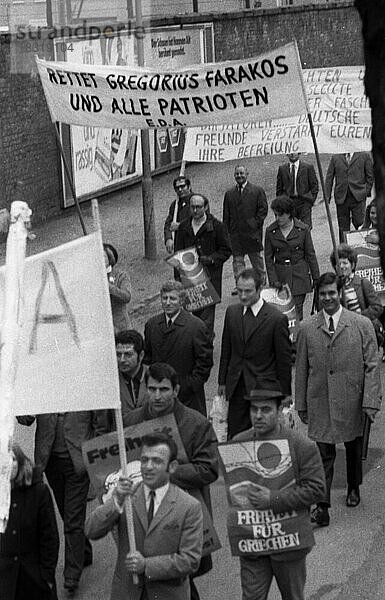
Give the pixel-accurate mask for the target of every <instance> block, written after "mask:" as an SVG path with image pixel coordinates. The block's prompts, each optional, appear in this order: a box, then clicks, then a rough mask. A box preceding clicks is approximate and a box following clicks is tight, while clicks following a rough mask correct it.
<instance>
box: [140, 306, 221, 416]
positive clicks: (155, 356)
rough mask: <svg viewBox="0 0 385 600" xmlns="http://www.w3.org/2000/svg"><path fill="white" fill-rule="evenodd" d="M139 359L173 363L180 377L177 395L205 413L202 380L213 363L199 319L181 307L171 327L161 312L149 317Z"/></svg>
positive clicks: (185, 402)
mask: <svg viewBox="0 0 385 600" xmlns="http://www.w3.org/2000/svg"><path fill="white" fill-rule="evenodd" d="M143 361H144V362H145V363H146V364H147V365H150V364H152V363H154V362H165V363H168V364H170V365H171V366H172V367H174V369H175V371H176V372H177V373H178V375H179V379H180V391H179V399H180V400H181V401H182V402H183V404H186V406H191V407H192V408H195V409H196V410H199V411H200V412H201V413H202V414H206V398H205V391H204V383H205V382H206V381H207V380H208V378H209V375H210V371H211V367H212V366H213V345H212V342H211V341H210V339H209V333H208V331H207V328H206V325H205V324H204V323H203V321H201V319H198V317H195V316H194V315H191V314H190V313H188V312H187V311H185V310H181V311H180V313H179V315H178V316H177V318H176V319H175V321H174V323H173V324H172V325H171V327H168V326H167V324H166V318H165V315H164V313H162V314H159V315H156V316H155V317H152V318H151V319H149V321H147V323H146V325H145V327H144V359H143Z"/></svg>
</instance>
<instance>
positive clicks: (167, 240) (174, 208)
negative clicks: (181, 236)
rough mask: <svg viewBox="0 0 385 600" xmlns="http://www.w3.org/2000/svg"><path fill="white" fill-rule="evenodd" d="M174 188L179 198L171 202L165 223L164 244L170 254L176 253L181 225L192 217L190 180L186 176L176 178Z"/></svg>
mask: <svg viewBox="0 0 385 600" xmlns="http://www.w3.org/2000/svg"><path fill="white" fill-rule="evenodd" d="M173 186H174V190H175V193H176V195H177V198H176V200H174V201H173V202H171V205H170V208H169V211H168V215H167V217H166V220H165V222H164V244H165V246H166V250H167V252H168V254H172V253H173V252H174V248H175V240H176V237H177V235H178V229H179V226H180V224H181V223H182V221H184V219H188V218H189V216H190V196H191V194H192V192H191V183H190V180H189V179H188V178H187V177H185V176H184V175H180V176H179V177H176V178H175V179H174V182H173Z"/></svg>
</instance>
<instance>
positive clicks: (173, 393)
mask: <svg viewBox="0 0 385 600" xmlns="http://www.w3.org/2000/svg"><path fill="white" fill-rule="evenodd" d="M145 383H146V386H147V402H148V407H149V410H150V413H151V415H152V416H154V417H160V416H162V415H164V414H168V413H170V412H172V410H173V408H174V404H175V400H176V399H177V397H178V392H179V382H178V375H177V373H176V371H175V369H174V368H173V367H172V366H171V365H168V364H166V363H153V364H152V365H150V367H149V368H148V370H147V372H146V374H145Z"/></svg>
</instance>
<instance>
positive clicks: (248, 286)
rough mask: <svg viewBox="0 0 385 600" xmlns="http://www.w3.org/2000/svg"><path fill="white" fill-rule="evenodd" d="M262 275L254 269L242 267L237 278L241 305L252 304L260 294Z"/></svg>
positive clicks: (262, 281)
mask: <svg viewBox="0 0 385 600" xmlns="http://www.w3.org/2000/svg"><path fill="white" fill-rule="evenodd" d="M263 283H264V276H263V274H262V273H261V272H260V271H257V270H256V269H244V270H243V271H241V272H240V274H239V275H238V278H237V292H238V298H239V301H240V303H241V304H242V305H243V306H252V305H253V304H255V303H256V302H257V301H258V300H259V297H260V295H261V289H262V286H263Z"/></svg>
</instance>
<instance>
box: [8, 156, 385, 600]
mask: <svg viewBox="0 0 385 600" xmlns="http://www.w3.org/2000/svg"><path fill="white" fill-rule="evenodd" d="M278 159H279V157H275V158H274V157H272V159H271V160H272V164H273V167H272V172H273V170H274V172H275V168H276V164H277V163H278ZM253 166H254V169H253V171H255V161H254V163H253ZM257 166H258V165H257ZM233 169H234V164H233V163H230V164H227V165H226V166H222V165H221V166H220V167H217V166H213V167H212V166H208V165H204V166H199V165H194V166H193V167H191V168H189V170H188V172H189V175H191V177H192V179H193V182H194V188H195V189H197V190H201V189H206V188H204V187H203V185H204V183H205V182H207V181H210V185H209V186H207V187H208V190H207V195H208V196H209V197H210V198H213V203H212V211H213V212H214V214H216V215H217V216H218V217H220V215H221V199H222V198H223V193H222V192H223V191H224V189H225V188H226V187H228V186H229V185H231V184H232V172H233ZM250 170H251V169H250ZM213 172H214V173H215V177H212V173H213ZM260 172H261V171H260ZM223 173H225V175H223ZM173 176H175V173H171V174H168V175H165V176H164V177H162V178H160V179H159V180H157V181H156V190H157V214H158V222H157V230H158V237H159V239H160V233H159V232H160V230H161V225H162V218H163V215H164V214H165V212H166V208H167V206H168V204H169V203H170V201H171V199H172V196H173V194H172V193H171V192H170V190H171V185H170V182H171V181H172V178H173ZM266 178H267V176H266ZM250 179H251V180H253V181H256V180H257V178H256V177H255V176H251V177H250ZM269 181H270V183H269V184H267V181H266V184H265V187H266V189H268V187H269V186H270V189H268V192H270V193H268V197H269V203H270V201H271V199H272V198H273V197H274V195H273V192H272V188H273V185H272V184H271V177H270V180H269ZM195 182H198V183H197V184H196V185H195ZM261 183H262V182H261ZM262 185H263V183H262ZM216 186H217V188H216ZM218 189H219V192H218ZM210 193H211V196H210ZM130 194H131V196H132V199H133V204H132V205H131V206H130V207H129V208H128V207H127V202H126V203H124V200H123V199H121V198H118V199H117V201H116V204H114V202H113V201H112V200H108V201H107V202H105V203H103V204H101V215H102V224H103V228H104V231H105V232H108V234H109V241H112V242H113V241H114V239H113V238H112V237H111V236H112V233H113V232H114V234H115V235H117V232H119V231H120V228H121V223H122V220H124V219H123V217H122V213H121V212H119V211H120V210H122V211H124V218H126V217H127V221H125V226H126V235H127V231H130V232H132V234H133V236H135V235H138V234H137V233H135V218H134V217H133V216H132V211H134V213H135V215H136V218H138V219H141V216H140V215H141V213H140V190H139V188H136V189H135V190H132V191H130ZM213 207H214V208H213ZM333 210H334V206H333ZM129 212H130V214H129ZM271 220H272V216H271V214H269V216H268V219H267V223H269V222H271ZM313 220H314V223H315V227H314V231H313V238H314V241H315V246H316V251H317V255H318V257H319V260H320V266H321V271H324V270H329V263H328V256H329V254H330V249H331V243H330V241H329V240H330V236H329V233H328V228H327V222H326V216H325V208H324V205H323V204H318V205H317V206H316V207H315V209H314V219H313ZM59 222H61V224H62V225H63V224H65V225H68V227H67V228H64V227H63V228H62V229H61V230H60V231H58V228H57V227H56V228H55V223H54V222H50V223H47V224H46V225H45V226H44V227H40V228H37V233H38V235H39V236H40V241H39V240H38V242H37V244H36V246H35V248H34V250H33V251H39V250H40V249H42V248H43V247H49V246H50V245H51V246H52V245H54V244H57V243H59V242H63V241H67V240H68V239H71V237H74V236H76V235H78V231H77V227H76V224H75V218H74V217H72V216H67V217H63V218H62V219H61V220H59ZM114 223H115V229H114ZM119 235H120V234H119ZM122 240H123V238H122V237H120V238H119V242H118V244H117V245H118V247H119V248H120V247H121V248H124V250H123V252H122V256H123V259H124V260H126V262H127V265H129V266H130V269H131V271H130V272H131V274H132V279H133V282H134V285H135V292H134V300H135V301H136V302H137V303H138V302H139V301H140V293H139V292H138V287H139V284H138V282H140V281H142V284H141V286H140V287H141V288H143V289H145V291H146V294H148V295H149V296H151V293H155V292H156V291H157V289H158V287H159V280H160V279H161V278H162V277H163V278H165V276H167V275H168V273H169V272H168V270H167V268H166V267H165V266H164V263H163V262H162V261H161V260H159V261H157V263H156V264H155V265H150V264H148V263H147V265H145V263H144V261H143V260H142V259H140V252H141V249H140V247H139V249H138V246H137V244H135V243H134V241H135V237H134V241H132V240H130V242H131V243H127V244H123V241H122ZM119 244H120V245H119ZM161 250H163V249H162V248H161V246H159V252H160V251H161ZM123 264H124V263H123ZM156 270H158V271H160V273H158V274H156V275H155V271H156ZM139 272H140V273H139ZM143 277H145V281H143ZM154 279H156V280H155V281H154ZM147 281H148V285H147ZM223 288H224V293H223V303H222V304H221V305H220V307H218V310H217V319H216V340H215V357H214V360H215V367H214V369H213V371H212V374H211V377H210V381H209V383H208V385H207V397H208V398H211V397H212V396H213V394H214V393H215V390H216V377H217V368H218V359H219V350H220V337H221V326H222V322H223V315H224V310H225V308H226V306H227V305H228V303H230V302H236V299H234V298H232V297H231V296H230V291H231V289H232V288H233V279H232V270H231V261H229V262H228V263H227V264H226V265H225V273H224V285H223ZM309 304H310V301H308V302H307V305H306V307H305V316H306V315H308V314H309ZM158 309H159V305H158V304H157V302H156V301H155V302H149V303H148V304H147V305H145V306H144V307H142V309H141V310H139V311H137V312H136V313H135V315H134V319H135V320H136V321H135V322H136V325H137V327H138V328H140V329H142V325H143V322H144V320H146V318H148V316H149V315H151V314H153V313H154V312H156V311H157V310H158ZM381 369H382V382H383V385H384V373H385V366H382V365H381ZM384 428H385V415H384V413H382V414H380V416H379V418H378V420H377V421H376V423H375V426H374V427H373V430H372V437H371V444H370V451H369V458H368V461H367V463H366V469H365V478H364V484H363V487H362V502H361V504H360V505H359V506H358V507H357V508H350V509H348V508H346V506H345V467H344V451H343V449H342V448H339V450H338V456H337V467H336V474H335V481H334V488H333V499H332V504H333V507H332V511H331V524H330V527H328V528H324V529H322V530H318V531H317V532H316V543H317V545H316V547H315V549H314V550H313V552H312V553H311V555H310V556H309V558H308V584H307V594H306V598H307V600H348V599H349V600H384V598H385V561H384V560H383V557H384V555H385V535H384V533H385V514H384V512H385V511H384V506H385V459H384V448H385V441H384V435H383V432H384ZM16 437H17V439H18V440H19V441H21V442H22V445H23V447H24V448H25V449H26V450H28V451H29V452H30V453H32V451H33V445H32V438H33V429H32V428H31V429H28V428H22V427H20V426H18V427H17V432H16ZM212 499H213V507H214V516H215V525H216V527H217V531H218V534H219V536H220V539H221V541H222V545H223V548H222V550H220V551H219V552H217V553H216V554H215V557H214V562H215V566H214V570H213V571H212V572H211V573H210V574H208V575H206V576H205V577H203V578H200V579H199V580H198V587H199V590H200V591H201V598H202V600H205V599H206V600H227V599H229V600H233V599H234V600H236V599H238V598H239V599H240V598H241V594H240V582H239V574H238V571H239V568H238V560H237V559H235V558H232V557H231V556H230V553H229V550H228V544H227V540H226V524H225V516H226V499H225V494H224V486H223V480H222V479H220V480H219V481H218V482H217V483H216V484H215V485H214V486H212ZM94 505H95V504H94V503H90V504H89V507H88V508H89V509H92V507H93V506H94ZM59 523H60V521H59ZM59 527H60V528H61V524H60V525H59ZM61 539H62V536H61ZM62 541H63V540H62ZM62 545H63V544H62ZM93 546H94V564H93V566H91V567H89V568H87V569H86V570H85V571H84V574H83V578H82V582H81V587H80V588H79V592H78V596H77V597H78V598H79V600H107V599H108V598H109V590H110V582H111V579H112V572H113V565H114V561H115V549H114V542H113V540H112V537H111V536H108V537H107V538H105V539H104V540H101V541H98V542H95V543H94V544H93ZM62 567H63V563H62V552H61V555H60V562H59V566H58V577H57V580H58V589H59V598H60V600H61V599H62V598H64V596H63V594H62V576H61V571H62ZM279 598H280V595H279V594H278V592H277V590H276V589H275V588H273V589H272V591H271V594H270V597H269V600H270V599H271V600H278V599H279Z"/></svg>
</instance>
